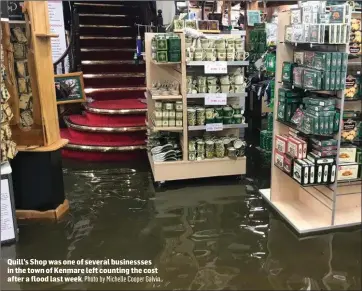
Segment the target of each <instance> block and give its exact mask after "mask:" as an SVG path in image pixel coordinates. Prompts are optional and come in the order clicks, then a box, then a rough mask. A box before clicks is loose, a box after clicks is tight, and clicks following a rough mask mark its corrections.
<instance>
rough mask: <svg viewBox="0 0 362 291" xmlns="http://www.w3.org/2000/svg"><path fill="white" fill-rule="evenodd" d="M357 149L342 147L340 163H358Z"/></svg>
mask: <svg viewBox="0 0 362 291" xmlns="http://www.w3.org/2000/svg"><path fill="white" fill-rule="evenodd" d="M356 156H357V148H356V147H341V148H340V149H339V155H338V157H339V162H340V163H353V162H356Z"/></svg>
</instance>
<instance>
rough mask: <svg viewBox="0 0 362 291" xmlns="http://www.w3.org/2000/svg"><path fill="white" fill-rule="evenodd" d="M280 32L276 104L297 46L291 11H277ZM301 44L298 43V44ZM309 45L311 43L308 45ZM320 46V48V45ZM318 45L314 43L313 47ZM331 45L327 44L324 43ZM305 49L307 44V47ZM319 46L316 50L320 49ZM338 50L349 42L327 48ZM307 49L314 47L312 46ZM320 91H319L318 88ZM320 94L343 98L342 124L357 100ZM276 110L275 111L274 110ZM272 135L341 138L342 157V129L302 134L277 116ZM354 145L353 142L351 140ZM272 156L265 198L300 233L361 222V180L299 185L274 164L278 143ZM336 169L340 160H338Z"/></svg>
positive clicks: (339, 94) (337, 95)
mask: <svg viewBox="0 0 362 291" xmlns="http://www.w3.org/2000/svg"><path fill="white" fill-rule="evenodd" d="M278 21H279V25H278V35H279V38H280V42H279V44H278V48H277V50H276V53H277V61H276V64H277V67H276V82H275V94H274V96H275V97H274V98H275V99H274V104H276V105H277V104H278V99H279V96H278V90H279V88H281V87H282V86H283V85H285V84H283V82H282V80H281V76H282V64H283V62H293V53H294V50H295V47H294V46H292V45H285V44H284V36H285V33H284V30H285V26H287V25H289V24H290V11H283V12H280V13H279V14H278ZM298 45H299V44H298ZM305 45H308V44H305ZM317 45H318V49H319V44H317ZM314 46H316V45H315V44H313V45H311V47H314ZM323 46H325V47H326V46H328V44H323ZM305 49H307V47H306V46H305ZM318 49H316V50H318ZM332 49H333V51H336V52H348V44H347V43H346V44H339V45H337V46H336V45H334V44H333V45H330V46H329V47H328V50H330V51H332ZM308 50H311V49H310V48H309V49H308ZM315 92H317V91H315ZM318 93H328V94H333V95H336V96H334V97H332V98H336V97H337V98H339V100H340V105H341V106H340V110H341V117H340V124H342V121H343V117H342V116H343V111H344V110H347V109H346V108H348V110H350V108H352V109H353V108H355V107H353V106H354V105H353V104H357V103H356V102H350V101H348V102H346V104H348V105H349V106H347V105H346V104H345V102H344V101H345V99H344V96H345V92H344V90H337V91H327V92H321V91H318ZM275 111H276V110H275ZM274 120H275V122H274V128H273V134H274V138H275V135H278V134H279V135H282V134H288V133H289V129H290V128H293V129H296V130H298V132H300V134H301V135H302V136H304V137H307V138H309V137H318V138H320V139H323V138H331V137H334V138H336V139H338V140H339V142H338V151H337V157H338V156H339V149H340V146H341V145H343V144H345V143H343V142H341V141H340V138H339V137H340V135H341V128H340V129H339V132H336V133H334V134H333V135H332V134H328V135H313V134H306V133H303V132H302V131H301V130H300V129H298V128H297V126H296V125H295V124H293V123H290V122H285V121H283V120H280V119H278V118H277V115H276V114H275V115H274ZM351 144H353V143H351ZM272 153H273V158H272V177H271V189H270V191H268V190H262V191H260V192H261V195H262V196H263V198H264V199H265V200H266V201H267V202H268V203H269V204H270V205H271V206H272V207H273V208H274V209H275V210H276V211H277V212H278V213H279V214H280V215H281V216H282V217H283V218H284V219H285V220H286V221H287V222H288V223H289V224H290V225H291V226H292V227H293V228H294V229H295V230H296V231H297V232H299V233H301V234H310V233H313V232H319V231H325V230H331V229H336V228H341V227H348V226H354V225H358V224H361V188H362V183H361V181H360V179H359V181H357V180H358V179H357V180H353V181H348V182H347V181H336V182H334V183H329V184H313V185H312V184H307V185H300V184H299V183H298V182H297V181H296V180H294V179H293V178H292V177H291V176H289V175H288V174H287V173H285V172H284V171H283V170H281V169H280V168H279V167H277V166H276V165H274V153H275V142H273V151H272ZM336 163H337V169H338V166H339V161H338V159H337V162H336Z"/></svg>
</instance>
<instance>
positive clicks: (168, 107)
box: [163, 102, 174, 110]
mask: <svg viewBox="0 0 362 291" xmlns="http://www.w3.org/2000/svg"><path fill="white" fill-rule="evenodd" d="M163 105H164V106H163V109H165V110H174V104H173V103H171V102H166V103H164V104H163Z"/></svg>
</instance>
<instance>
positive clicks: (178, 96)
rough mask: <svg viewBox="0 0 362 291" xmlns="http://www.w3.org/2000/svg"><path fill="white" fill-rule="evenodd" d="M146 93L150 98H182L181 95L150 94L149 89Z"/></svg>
mask: <svg viewBox="0 0 362 291" xmlns="http://www.w3.org/2000/svg"><path fill="white" fill-rule="evenodd" d="M147 94H149V95H150V97H151V99H152V100H182V95H152V94H151V92H150V91H147ZM146 98H147V96H146Z"/></svg>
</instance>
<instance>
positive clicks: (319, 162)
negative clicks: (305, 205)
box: [307, 153, 335, 184]
mask: <svg viewBox="0 0 362 291" xmlns="http://www.w3.org/2000/svg"><path fill="white" fill-rule="evenodd" d="M307 159H308V160H310V161H311V162H312V163H314V164H315V166H316V168H315V172H316V181H315V182H316V183H318V184H320V183H333V182H334V180H335V160H334V158H321V157H318V156H317V155H316V154H314V153H308V155H307Z"/></svg>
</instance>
